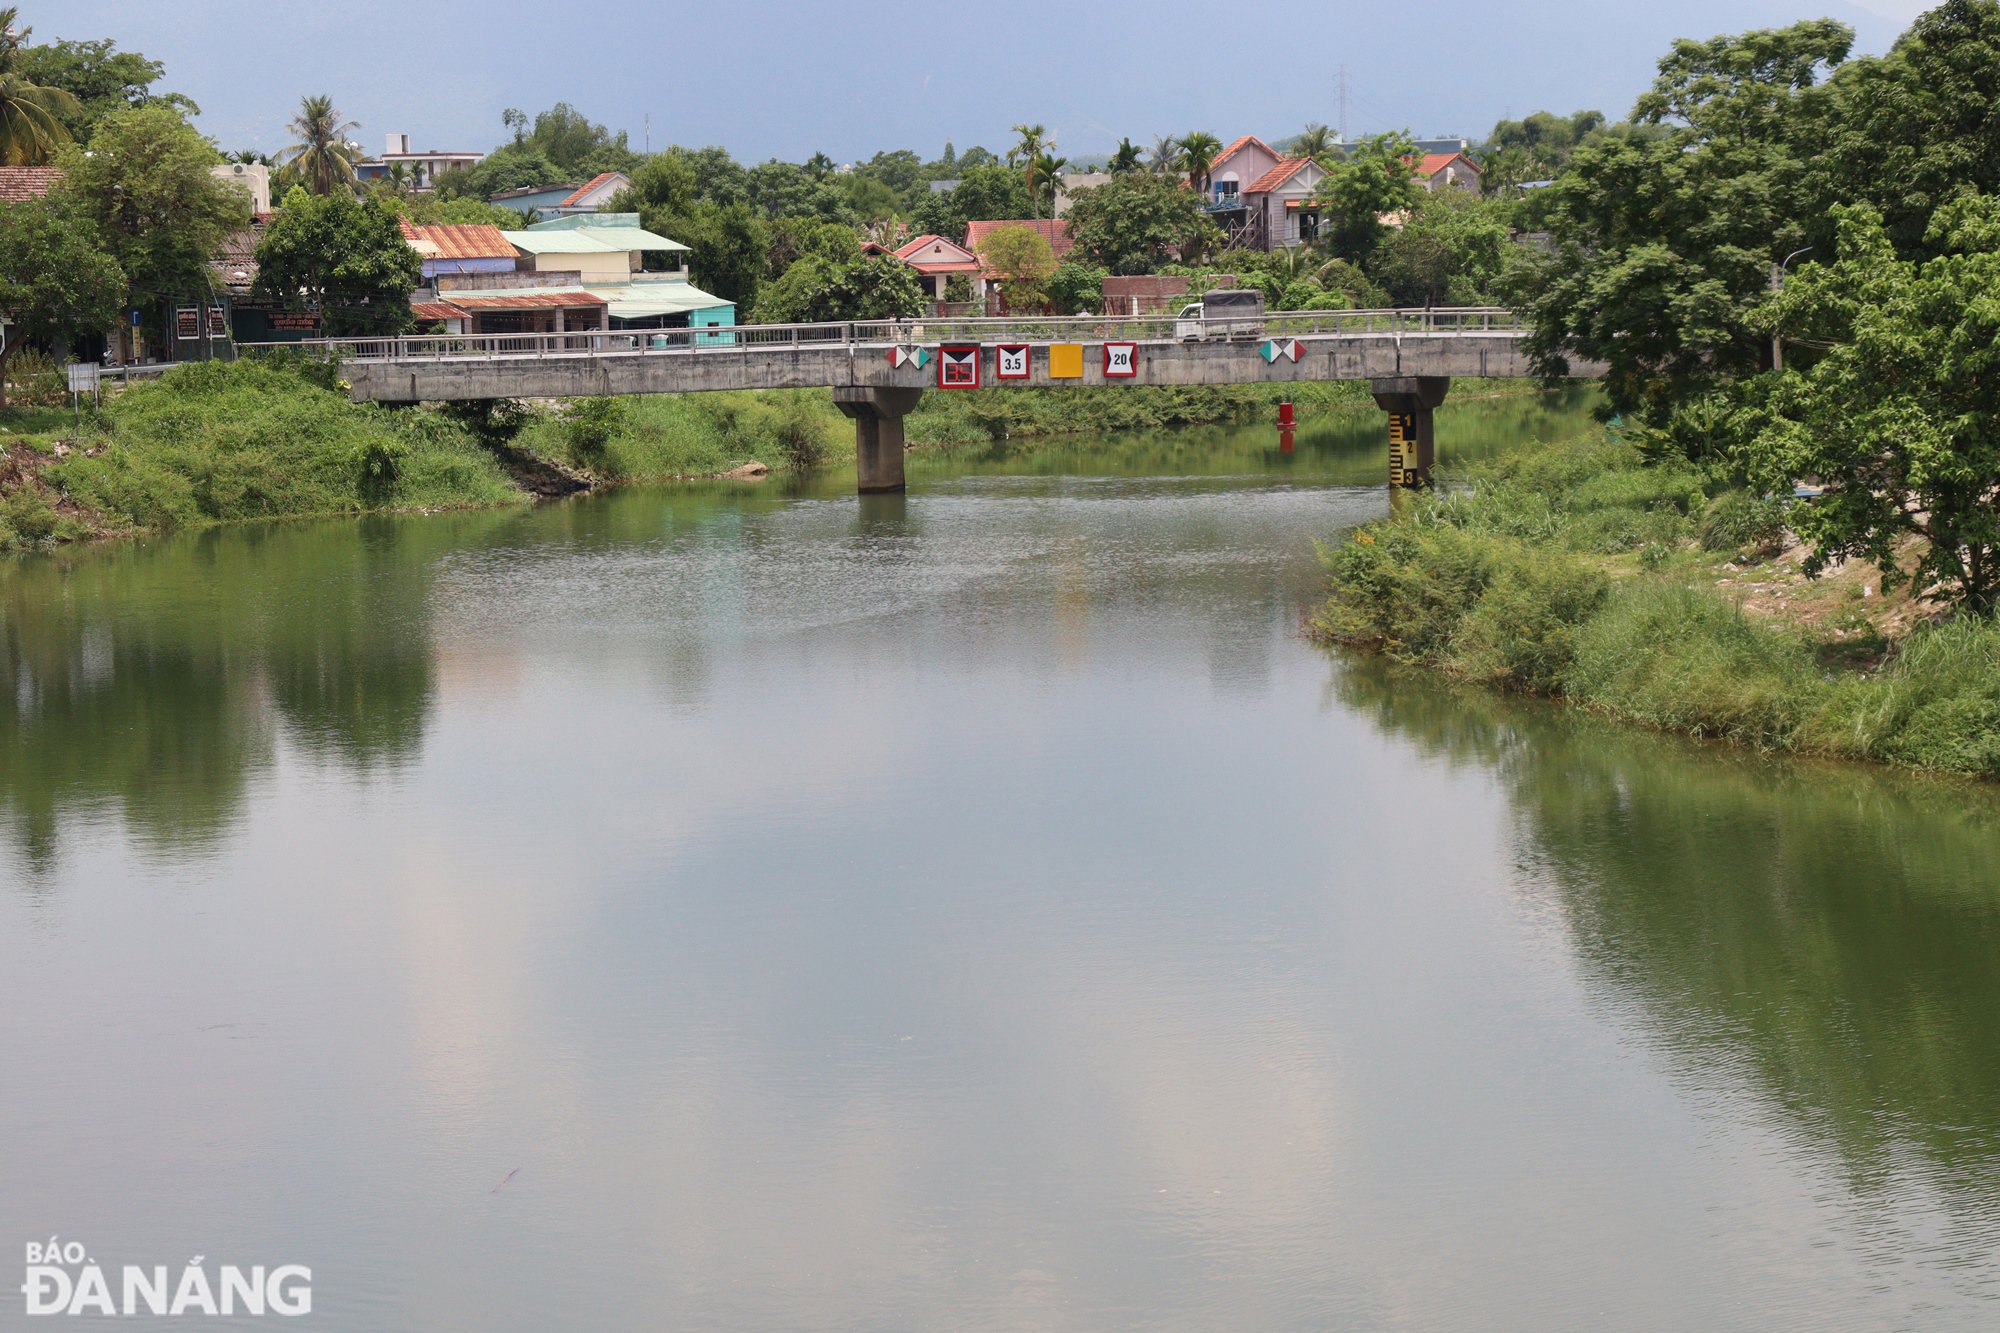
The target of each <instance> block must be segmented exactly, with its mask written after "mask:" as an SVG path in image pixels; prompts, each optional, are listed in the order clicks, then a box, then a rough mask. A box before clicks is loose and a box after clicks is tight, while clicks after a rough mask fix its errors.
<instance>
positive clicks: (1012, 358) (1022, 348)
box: [993, 343, 1034, 380]
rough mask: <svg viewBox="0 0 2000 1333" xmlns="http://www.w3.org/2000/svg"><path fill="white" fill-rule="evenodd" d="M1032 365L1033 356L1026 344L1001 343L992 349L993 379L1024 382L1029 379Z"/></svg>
mask: <svg viewBox="0 0 2000 1333" xmlns="http://www.w3.org/2000/svg"><path fill="white" fill-rule="evenodd" d="M1033 364H1034V362H1033V354H1032V353H1031V352H1030V351H1029V350H1028V344H1026V343H1001V344H1000V345H999V346H998V347H995V348H994V349H993V378H995V379H999V380H1024V379H1027V378H1028V377H1029V374H1030V367H1031V366H1032V365H1033Z"/></svg>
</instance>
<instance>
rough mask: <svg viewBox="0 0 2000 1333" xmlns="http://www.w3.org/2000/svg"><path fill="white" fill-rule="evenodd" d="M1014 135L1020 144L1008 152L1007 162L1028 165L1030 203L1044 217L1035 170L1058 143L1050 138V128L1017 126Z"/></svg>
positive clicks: (1038, 215)
mask: <svg viewBox="0 0 2000 1333" xmlns="http://www.w3.org/2000/svg"><path fill="white" fill-rule="evenodd" d="M1014 133H1016V134H1018V135H1020V136H1021V138H1020V142H1018V143H1016V144H1015V145H1014V146H1013V147H1012V148H1010V149H1008V150H1007V160H1008V161H1009V162H1010V163H1011V162H1025V163H1026V164H1027V170H1028V202H1029V204H1030V206H1031V207H1032V208H1033V210H1034V214H1035V216H1036V217H1038V218H1039V217H1040V216H1041V215H1042V196H1041V192H1040V191H1039V190H1037V189H1036V188H1035V168H1036V166H1037V165H1038V161H1039V159H1040V158H1041V157H1042V156H1043V155H1044V154H1048V153H1053V152H1055V151H1056V141H1055V140H1054V139H1051V138H1049V131H1048V128H1047V127H1046V126H1043V125H1016V126H1015V127H1014Z"/></svg>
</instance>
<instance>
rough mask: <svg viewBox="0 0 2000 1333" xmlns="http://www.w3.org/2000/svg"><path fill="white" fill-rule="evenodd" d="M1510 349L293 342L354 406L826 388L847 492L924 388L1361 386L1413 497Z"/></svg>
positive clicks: (984, 333)
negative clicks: (1454, 415) (836, 412)
mask: <svg viewBox="0 0 2000 1333" xmlns="http://www.w3.org/2000/svg"><path fill="white" fill-rule="evenodd" d="M1526 335H1527V330H1526V329H1525V328H1524V327H1523V326H1522V325H1521V324H1520V323H1519V322H1518V321H1517V320H1516V319H1515V318H1514V316H1512V315H1511V314H1510V313H1509V312H1507V311H1504V310H1499V309H1491V308H1484V307H1482V308H1469V309H1444V310H1330V311H1287V312H1273V313H1271V314H1269V315H1267V316H1265V317H1264V318H1263V320H1262V321H1261V322H1260V323H1257V324H1255V325H1252V326H1249V327H1245V326H1244V325H1243V324H1242V323H1241V322H1240V321H1231V322H1230V324H1229V325H1228V326H1226V327H1225V326H1223V325H1221V324H1220V323H1218V324H1217V325H1216V326H1213V327H1210V326H1205V325H1202V324H1200V323H1199V322H1195V323H1194V324H1192V325H1191V324H1190V323H1189V322H1188V321H1177V320H1175V319H1173V318H1172V317H1162V316H1140V317H1133V318H1104V317H1097V316H1081V317H1076V318H1045V319H964V320H924V319H915V320H878V321H858V322H851V323H839V324H768V325H739V326H737V327H734V328H719V329H658V330H624V331H618V330H611V331H594V332H577V333H547V334H478V335H447V336H424V337H397V338H359V339H354V338H349V339H328V340H324V341H321V342H317V343H311V344H306V346H308V347H312V348H317V349H321V350H324V351H327V352H329V353H331V354H333V355H336V356H338V357H339V358H340V360H341V362H342V374H343V375H344V376H345V378H346V380H347V382H348V384H349V385H350V392H351V393H352V395H353V397H354V399H355V400H356V401H358V402H378V403H412V402H436V401H449V400H477V399H491V398H578V397H593V396H599V395H611V394H641V393H705V392H714V391H719V390H725V389H813V388H824V389H831V390H832V391H833V395H834V402H835V404H836V405H837V406H838V407H839V408H840V410H841V411H842V412H843V413H845V414H846V415H847V416H848V417H850V418H852V419H853V421H854V424H855V440H856V446H857V447H856V456H857V460H858V465H859V472H858V486H859V488H860V489H861V490H863V491H899V490H901V489H903V418H904V417H905V416H906V415H907V414H908V413H909V411H910V409H911V408H913V407H915V406H916V404H917V401H918V399H920V398H921V397H922V396H923V394H924V392H925V391H926V390H930V389H936V390H939V391H941V392H954V391H956V390H958V389H969V388H997V389H1007V388H1029V387H1041V388H1051V387H1053V388H1063V387H1100V388H1111V389H1116V388H1121V387H1130V386H1135V385H1202V384H1286V383H1301V382H1307V381H1315V380H1367V381H1369V384H1370V388H1371V390H1372V391H1373V393H1374V396H1375V401H1376V402H1377V403H1378V404H1379V405H1380V406H1381V407H1382V409H1383V410H1384V411H1385V412H1387V413H1388V414H1389V444H1390V481H1391V483H1392V484H1394V485H1401V486H1409V487H1420V486H1425V485H1428V484H1429V482H1430V473H1431V466H1432V461H1433V457H1434V452H1435V451H1434V444H1433V440H1434V435H1433V431H1432V412H1433V410H1434V409H1435V408H1436V407H1437V406H1438V405H1439V404H1440V403H1442V402H1443V401H1444V398H1445V394H1446V393H1447V392H1448V391H1449V389H1450V386H1451V381H1452V379H1453V377H1455V376H1461V375H1469V376H1474V377H1479V378H1509V377H1526V376H1529V375H1531V374H1532V373H1533V372H1532V370H1531V369H1530V367H1529V365H1528V359H1527V355H1526V353H1525V351H1524V342H1525V339H1526ZM288 345H290V346H298V344H288ZM1592 369H1594V368H1591V367H1581V368H1580V370H1581V371H1582V372H1583V373H1586V374H1588V373H1590V372H1591V370H1592Z"/></svg>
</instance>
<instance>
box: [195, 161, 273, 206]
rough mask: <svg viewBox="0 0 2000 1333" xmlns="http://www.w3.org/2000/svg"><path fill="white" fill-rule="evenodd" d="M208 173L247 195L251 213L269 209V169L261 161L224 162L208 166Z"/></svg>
mask: <svg viewBox="0 0 2000 1333" xmlns="http://www.w3.org/2000/svg"><path fill="white" fill-rule="evenodd" d="M208 174H209V175H211V176H213V177H215V178H216V179H217V180H224V181H228V182H229V183H230V184H231V185H234V186H235V187H236V188H237V189H239V190H242V191H243V192H244V193H245V194H246V195H248V196H249V197H250V211H251V212H252V213H268V212H270V211H271V169H270V168H269V167H267V166H265V165H264V164H263V163H262V162H225V163H223V164H222V165H221V166H219V167H210V168H209V169H208Z"/></svg>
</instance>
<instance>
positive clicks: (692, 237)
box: [611, 148, 769, 308]
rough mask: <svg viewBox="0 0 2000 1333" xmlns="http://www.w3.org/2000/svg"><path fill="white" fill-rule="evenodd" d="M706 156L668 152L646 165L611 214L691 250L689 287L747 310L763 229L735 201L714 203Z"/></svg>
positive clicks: (764, 243) (760, 260) (759, 266)
mask: <svg viewBox="0 0 2000 1333" xmlns="http://www.w3.org/2000/svg"><path fill="white" fill-rule="evenodd" d="M707 151H708V150H706V149H703V150H695V151H690V150H687V149H681V148H670V149H668V150H667V151H666V152H663V153H656V154H654V155H653V156H652V157H650V158H648V159H646V161H645V163H644V164H643V165H641V166H640V168H639V169H638V171H636V172H635V173H633V176H632V188H631V189H630V190H626V191H621V192H620V193H619V194H618V195H617V196H616V197H614V198H613V199H612V201H611V211H613V212H634V213H637V214H638V215H639V221H640V223H641V224H642V225H643V226H644V227H645V228H646V229H647V230H648V231H653V232H658V233H659V234H660V235H662V236H667V237H671V238H672V239H674V240H676V241H679V242H680V243H681V244H683V245H686V246H689V247H691V248H692V249H693V251H694V254H693V256H692V257H691V259H690V261H689V267H690V269H691V270H692V274H693V278H694V281H695V282H696V283H697V284H699V285H700V286H701V287H703V288H705V289H706V290H708V291H711V292H714V293H715V294H716V295H717V296H722V297H726V298H728V299H729V300H731V301H733V302H735V303H736V304H737V306H739V307H744V308H747V307H748V306H749V305H750V304H751V303H752V302H753V301H754V300H755V299H756V296H757V286H758V283H759V281H760V280H761V279H762V277H763V271H764V257H765V252H766V249H767V247H768V244H769V235H768V231H769V228H768V226H767V224H766V223H765V222H764V220H763V218H761V217H759V216H758V215H757V212H756V210H755V209H753V208H751V207H750V205H749V204H748V203H745V202H744V201H743V200H742V198H741V197H740V196H739V197H737V198H733V199H730V200H728V201H727V202H718V201H717V200H715V199H714V198H712V197H710V196H709V195H708V193H707V191H706V189H705V188H704V185H705V181H704V176H703V172H704V169H705V168H704V161H703V158H702V154H703V153H706V152H707Z"/></svg>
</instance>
